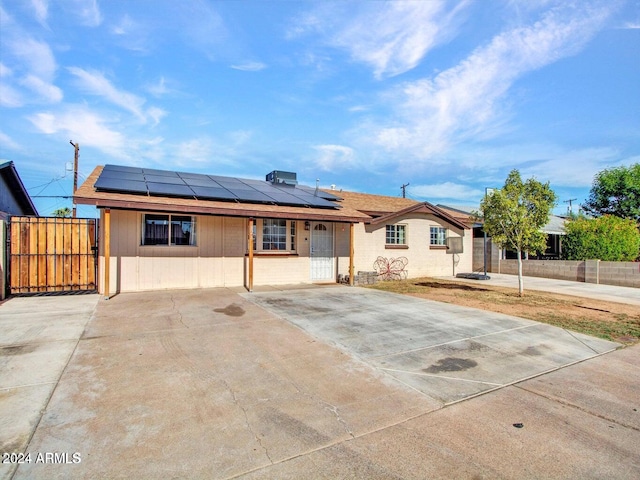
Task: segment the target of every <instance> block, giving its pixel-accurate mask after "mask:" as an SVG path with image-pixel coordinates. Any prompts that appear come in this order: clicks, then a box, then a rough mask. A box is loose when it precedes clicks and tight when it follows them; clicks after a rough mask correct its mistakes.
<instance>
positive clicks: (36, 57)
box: [9, 37, 57, 80]
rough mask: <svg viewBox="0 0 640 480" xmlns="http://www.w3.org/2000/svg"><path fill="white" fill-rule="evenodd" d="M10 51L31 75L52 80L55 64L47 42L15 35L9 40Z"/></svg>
mask: <svg viewBox="0 0 640 480" xmlns="http://www.w3.org/2000/svg"><path fill="white" fill-rule="evenodd" d="M9 50H10V52H11V53H12V54H13V55H15V56H16V57H18V58H19V59H20V61H21V63H22V64H24V65H25V66H26V68H27V69H28V70H29V72H31V73H32V74H33V75H36V76H38V77H40V78H42V79H43V80H52V79H53V76H54V74H55V72H56V69H57V65H56V59H55V57H54V56H53V52H52V51H51V48H50V47H49V45H48V44H46V43H45V42H40V41H38V40H34V39H33V38H24V37H20V38H18V37H16V38H14V39H12V41H10V42H9Z"/></svg>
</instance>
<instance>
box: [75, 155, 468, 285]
mask: <svg viewBox="0 0 640 480" xmlns="http://www.w3.org/2000/svg"><path fill="white" fill-rule="evenodd" d="M110 167H111V168H112V169H116V170H117V169H119V168H122V169H123V171H124V169H128V170H131V171H134V170H140V172H141V173H138V172H137V171H136V172H134V174H135V175H138V176H144V178H145V179H146V182H147V184H146V185H147V187H148V190H149V191H148V192H147V193H143V192H142V191H139V192H137V193H136V192H129V191H126V189H125V188H122V189H120V188H119V183H117V182H113V183H108V182H105V181H104V180H109V178H105V175H110V174H111V173H113V170H111V173H109V171H107V172H105V173H104V174H103V170H104V168H105V167H102V166H98V167H96V169H95V170H94V171H93V172H92V174H91V175H90V176H89V177H88V178H87V180H86V182H85V183H84V184H83V185H82V186H81V187H80V188H79V189H78V190H77V192H76V195H75V197H74V198H75V201H76V202H77V203H80V204H89V205H95V206H96V207H97V208H98V209H99V212H100V239H99V276H98V279H99V281H98V284H99V290H100V292H101V293H103V294H106V295H110V294H113V293H116V292H128V291H142V290H156V289H168V288H210V287H230V286H233V287H235V286H245V287H246V288H247V289H249V290H252V289H253V286H254V285H278V284H297V283H335V282H337V281H340V280H341V281H345V282H348V283H353V281H354V278H355V277H356V276H357V273H358V272H359V271H373V270H376V271H378V272H382V271H383V270H385V268H386V267H385V265H386V266H387V267H388V266H392V270H393V271H396V270H398V268H399V266H402V268H401V269H400V270H402V272H401V273H400V275H401V276H405V277H409V278H411V277H418V276H424V275H451V274H453V273H454V271H455V272H458V271H471V266H472V265H471V262H472V256H471V250H472V236H471V230H470V229H469V227H468V226H467V225H466V224H464V223H462V222H460V221H459V220H456V219H455V218H453V217H452V216H450V215H449V214H447V213H445V212H444V211H442V210H441V209H439V208H438V207H435V206H434V205H431V204H429V203H427V202H417V201H414V200H410V199H404V198H396V197H385V196H380V195H369V194H362V193H353V192H342V191H332V190H319V189H316V190H315V191H314V190H313V189H312V188H310V187H303V186H291V185H289V186H284V185H282V184H278V183H277V178H273V176H272V177H271V179H272V181H271V182H270V181H268V180H265V181H262V182H259V181H256V180H243V179H234V178H229V177H214V176H209V178H211V179H214V180H216V182H217V184H216V185H218V186H219V187H220V186H225V185H226V186H227V187H228V188H229V189H230V190H231V191H233V192H235V193H236V198H226V199H217V198H209V199H207V198H202V197H199V196H197V195H191V196H189V195H185V194H183V193H179V194H171V193H170V194H166V195H165V194H162V193H158V192H163V191H170V192H172V189H171V188H172V187H171V188H167V189H163V184H159V183H150V181H151V180H155V181H161V180H162V178H161V175H162V174H166V175H176V176H181V178H183V179H184V181H185V182H186V183H187V184H189V182H193V183H198V182H199V181H201V180H202V178H201V177H203V176H201V175H196V174H182V173H180V174H178V173H175V172H163V171H158V170H153V171H152V170H150V169H133V168H131V167H117V166H110ZM272 173H275V172H272ZM283 173H286V172H283ZM270 175H271V174H270ZM101 176H102V179H103V180H102V181H99V180H100V178H101ZM140 178H141V177H140ZM293 178H295V176H294V177H293ZM232 181H233V182H232ZM237 182H240V183H237ZM120 183H121V184H122V185H125V184H126V181H122V182H120ZM134 183H135V182H134ZM294 183H295V182H294ZM96 184H98V186H96ZM137 184H140V183H139V182H138V183H137ZM100 185H113V186H114V188H101V187H100ZM150 185H154V188H155V189H156V190H155V193H154V194H152V192H151V187H149V186H150ZM229 185H233V188H232V187H229ZM164 187H167V185H164ZM191 187H192V190H193V191H194V192H198V191H199V190H197V187H194V186H193V185H191ZM272 187H275V188H278V189H279V190H280V191H283V192H284V193H285V194H287V193H292V194H296V195H298V196H299V197H300V198H306V199H310V198H311V197H310V195H311V196H312V197H314V198H320V199H321V200H319V201H317V202H316V201H314V200H313V199H312V198H311V201H310V202H309V203H310V204H305V205H301V203H304V202H298V204H292V203H291V202H290V201H289V200H287V199H286V195H280V196H279V194H277V195H274V194H272V193H270V192H271V191H275V190H273V188H272ZM181 188H182V186H181ZM239 188H240V190H238V189H239ZM234 189H235V190H234ZM250 189H258V190H259V191H267V192H268V193H269V195H271V196H272V197H273V198H274V200H273V201H270V202H265V201H264V199H263V200H260V201H255V200H252V198H253V195H252V194H255V192H253V190H250ZM176 191H177V190H176ZM200 191H201V190H200ZM216 191H218V190H216ZM220 191H222V190H220ZM180 192H182V191H181V190H180ZM216 196H218V197H219V196H224V195H220V194H216ZM237 197H240V198H237ZM288 198H290V197H288ZM293 203H295V202H293ZM398 258H401V260H400V261H398ZM381 259H384V261H383V260H381ZM392 259H395V261H392ZM385 261H386V263H385ZM387 270H388V268H387Z"/></svg>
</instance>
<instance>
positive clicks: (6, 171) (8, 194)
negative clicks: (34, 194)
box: [0, 162, 38, 300]
mask: <svg viewBox="0 0 640 480" xmlns="http://www.w3.org/2000/svg"><path fill="white" fill-rule="evenodd" d="M14 215H15V216H38V211H37V210H36V207H35V205H34V204H33V202H32V201H31V197H30V196H29V194H28V193H27V190H26V189H25V188H24V185H23V183H22V180H20V176H19V175H18V172H17V170H16V167H15V165H14V164H13V162H5V163H1V164H0V300H1V299H4V298H5V296H6V277H7V265H8V259H7V251H6V245H7V222H8V221H9V219H10V218H11V217H12V216H14Z"/></svg>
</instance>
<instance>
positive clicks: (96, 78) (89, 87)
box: [68, 67, 146, 121]
mask: <svg viewBox="0 0 640 480" xmlns="http://www.w3.org/2000/svg"><path fill="white" fill-rule="evenodd" d="M68 70H69V72H71V73H72V74H73V75H75V76H76V77H77V78H78V80H79V85H80V87H81V88H82V89H84V90H85V91H86V92H88V93H90V94H93V95H97V96H100V97H104V98H105V99H106V100H108V101H109V102H111V103H113V104H114V105H117V106H119V107H121V108H123V109H125V110H127V111H129V112H131V113H133V114H134V115H135V116H136V117H138V118H139V119H140V120H142V121H146V115H145V112H144V111H143V109H142V106H143V105H144V103H145V99H144V98H142V97H139V96H137V95H134V94H133V93H129V92H126V91H124V90H118V89H117V88H116V87H114V86H113V85H112V84H111V82H110V81H109V80H107V78H105V76H104V75H103V74H102V73H99V72H95V71H88V70H84V69H82V68H78V67H69V68H68Z"/></svg>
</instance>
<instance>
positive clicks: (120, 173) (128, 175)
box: [100, 170, 144, 182]
mask: <svg viewBox="0 0 640 480" xmlns="http://www.w3.org/2000/svg"><path fill="white" fill-rule="evenodd" d="M100 178H116V179H120V180H134V181H136V182H144V175H142V173H138V172H125V171H124V170H107V171H104V170H103V171H102V173H101V174H100Z"/></svg>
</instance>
